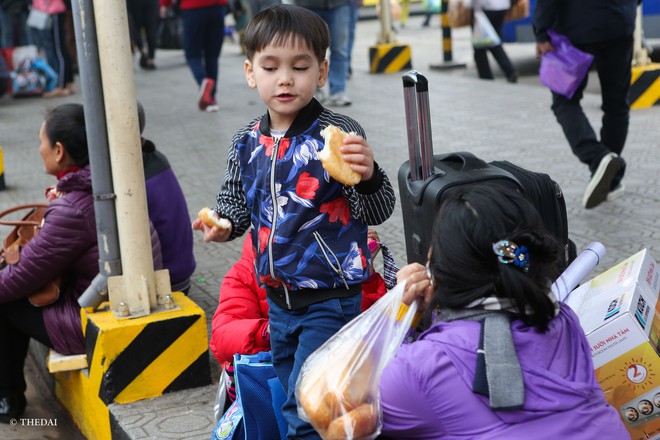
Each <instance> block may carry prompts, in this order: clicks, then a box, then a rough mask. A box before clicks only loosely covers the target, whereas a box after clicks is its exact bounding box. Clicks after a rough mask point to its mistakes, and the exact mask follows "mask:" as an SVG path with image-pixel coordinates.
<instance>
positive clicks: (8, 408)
mask: <svg viewBox="0 0 660 440" xmlns="http://www.w3.org/2000/svg"><path fill="white" fill-rule="evenodd" d="M30 337H32V338H34V339H36V340H38V341H39V342H41V343H42V344H45V345H47V346H49V347H52V343H51V341H50V338H49V337H48V332H47V331H46V326H45V324H44V320H43V309H41V308H39V307H34V306H33V305H32V304H30V303H29V302H28V300H27V299H23V300H18V301H13V302H10V303H5V304H0V354H1V355H0V423H9V421H10V419H12V418H16V417H18V416H20V415H21V414H22V413H23V411H24V410H25V405H26V401H25V389H26V383H25V376H24V374H23V367H24V365H25V358H26V356H27V351H28V345H29V343H30Z"/></svg>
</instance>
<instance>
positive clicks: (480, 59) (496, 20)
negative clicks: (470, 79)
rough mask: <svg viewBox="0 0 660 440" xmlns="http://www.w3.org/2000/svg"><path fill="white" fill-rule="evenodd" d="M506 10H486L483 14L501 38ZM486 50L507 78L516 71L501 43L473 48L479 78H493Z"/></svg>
mask: <svg viewBox="0 0 660 440" xmlns="http://www.w3.org/2000/svg"><path fill="white" fill-rule="evenodd" d="M506 12H507V11H506V10H502V11H486V10H484V14H486V17H487V18H488V21H490V24H491V25H493V28H494V29H495V31H496V32H497V35H499V36H500V38H502V25H503V24H504V16H505V15H506ZM488 52H490V53H491V54H493V58H495V61H496V62H497V64H498V65H499V66H500V69H502V72H504V75H506V77H507V78H509V77H511V76H513V75H514V74H515V72H516V70H515V68H514V67H513V64H511V60H510V59H509V57H508V55H507V54H506V52H504V47H502V44H498V45H497V46H492V47H484V48H476V47H475V48H474V62H475V63H476V65H477V72H478V73H479V78H481V79H493V78H494V77H493V72H492V70H490V63H489V62H488Z"/></svg>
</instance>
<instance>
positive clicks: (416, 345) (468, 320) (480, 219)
mask: <svg viewBox="0 0 660 440" xmlns="http://www.w3.org/2000/svg"><path fill="white" fill-rule="evenodd" d="M434 237H435V238H434V240H433V242H432V244H431V250H430V251H429V254H430V255H429V262H428V263H427V266H426V267H424V266H422V265H420V264H416V263H414V264H411V265H408V266H406V267H404V268H402V269H401V271H400V272H399V274H398V278H399V280H400V281H403V280H406V281H407V285H406V293H405V297H406V301H407V302H412V301H413V300H414V299H415V298H417V297H419V298H421V303H422V307H425V308H426V310H427V311H432V310H433V311H435V313H432V316H433V321H432V324H431V326H430V328H428V330H427V331H426V332H424V333H422V334H421V335H420V337H419V338H418V339H417V340H416V341H415V342H413V343H412V344H406V345H403V346H402V347H401V348H400V349H399V351H398V352H397V355H396V357H395V359H394V360H393V361H392V362H391V363H390V364H389V365H388V366H387V367H386V368H385V370H384V372H383V375H382V376H381V381H380V394H381V399H382V410H383V428H382V433H383V435H385V436H387V437H390V438H397V439H401V438H405V439H410V440H412V439H445V440H446V439H471V440H475V439H477V440H478V439H507V440H515V439H530V438H537V439H541V438H543V439H562V440H567V439H586V438H589V439H595V438H597V439H599V440H602V439H617V440H618V439H624V438H629V436H628V434H627V433H626V430H625V428H624V425H623V423H622V421H621V418H620V417H619V414H618V413H617V411H616V410H615V409H614V408H612V407H611V406H609V405H608V404H607V402H606V401H605V397H604V394H603V392H602V390H601V388H600V386H599V385H598V382H596V379H595V375H594V369H593V364H592V361H591V353H590V350H589V346H588V343H587V340H586V337H585V335H584V333H583V331H582V328H581V327H580V324H579V321H578V318H577V317H576V315H575V314H574V313H573V311H571V309H570V308H568V307H567V306H565V305H564V304H558V303H557V301H556V300H555V298H554V296H553V294H552V293H551V291H550V283H551V280H554V279H555V278H556V277H557V276H558V274H559V269H558V265H557V261H558V258H557V256H558V250H559V249H558V245H557V243H556V241H555V239H554V238H553V236H552V235H551V234H550V233H549V232H547V231H546V229H545V228H544V227H543V223H542V220H541V218H540V217H539V215H538V213H537V212H536V210H535V208H534V207H533V205H532V204H531V203H530V202H529V201H527V200H526V199H525V198H524V196H522V195H521V194H519V193H517V192H516V191H513V190H504V189H502V188H500V189H495V188H492V187H487V186H485V185H475V186H468V187H464V188H458V189H456V190H454V191H452V192H451V193H450V194H448V196H447V199H446V200H445V201H444V203H443V205H442V208H441V210H440V213H439V215H438V218H437V219H436V222H435V230H434ZM429 314H431V313H429ZM404 396H405V397H404ZM410 402H415V404H414V405H413V404H411V403H410Z"/></svg>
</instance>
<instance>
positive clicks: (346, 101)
mask: <svg viewBox="0 0 660 440" xmlns="http://www.w3.org/2000/svg"><path fill="white" fill-rule="evenodd" d="M325 104H326V105H329V106H331V107H348V106H349V105H351V104H352V102H351V99H350V98H349V97H348V96H346V95H345V94H344V93H335V94H334V95H330V97H329V98H328V101H327V102H326V103H325Z"/></svg>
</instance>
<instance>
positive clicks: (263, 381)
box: [211, 351, 287, 440]
mask: <svg viewBox="0 0 660 440" xmlns="http://www.w3.org/2000/svg"><path fill="white" fill-rule="evenodd" d="M234 378H235V380H236V401H235V402H234V403H232V404H231V406H230V407H229V409H228V410H227V412H225V413H224V414H223V416H222V417H221V418H220V420H219V421H218V424H217V425H216V427H215V429H214V430H213V435H212V436H211V440H229V439H231V440H266V439H272V438H276V436H278V435H279V437H280V438H282V439H286V430H287V424H286V422H285V421H284V418H283V417H282V413H281V410H280V408H281V407H282V404H283V403H284V401H285V400H286V395H285V393H284V389H283V388H282V385H281V384H280V382H279V380H278V378H277V376H276V375H275V369H274V368H273V363H272V362H271V355H270V352H269V351H265V352H261V353H257V354H252V355H239V354H236V355H234Z"/></svg>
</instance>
